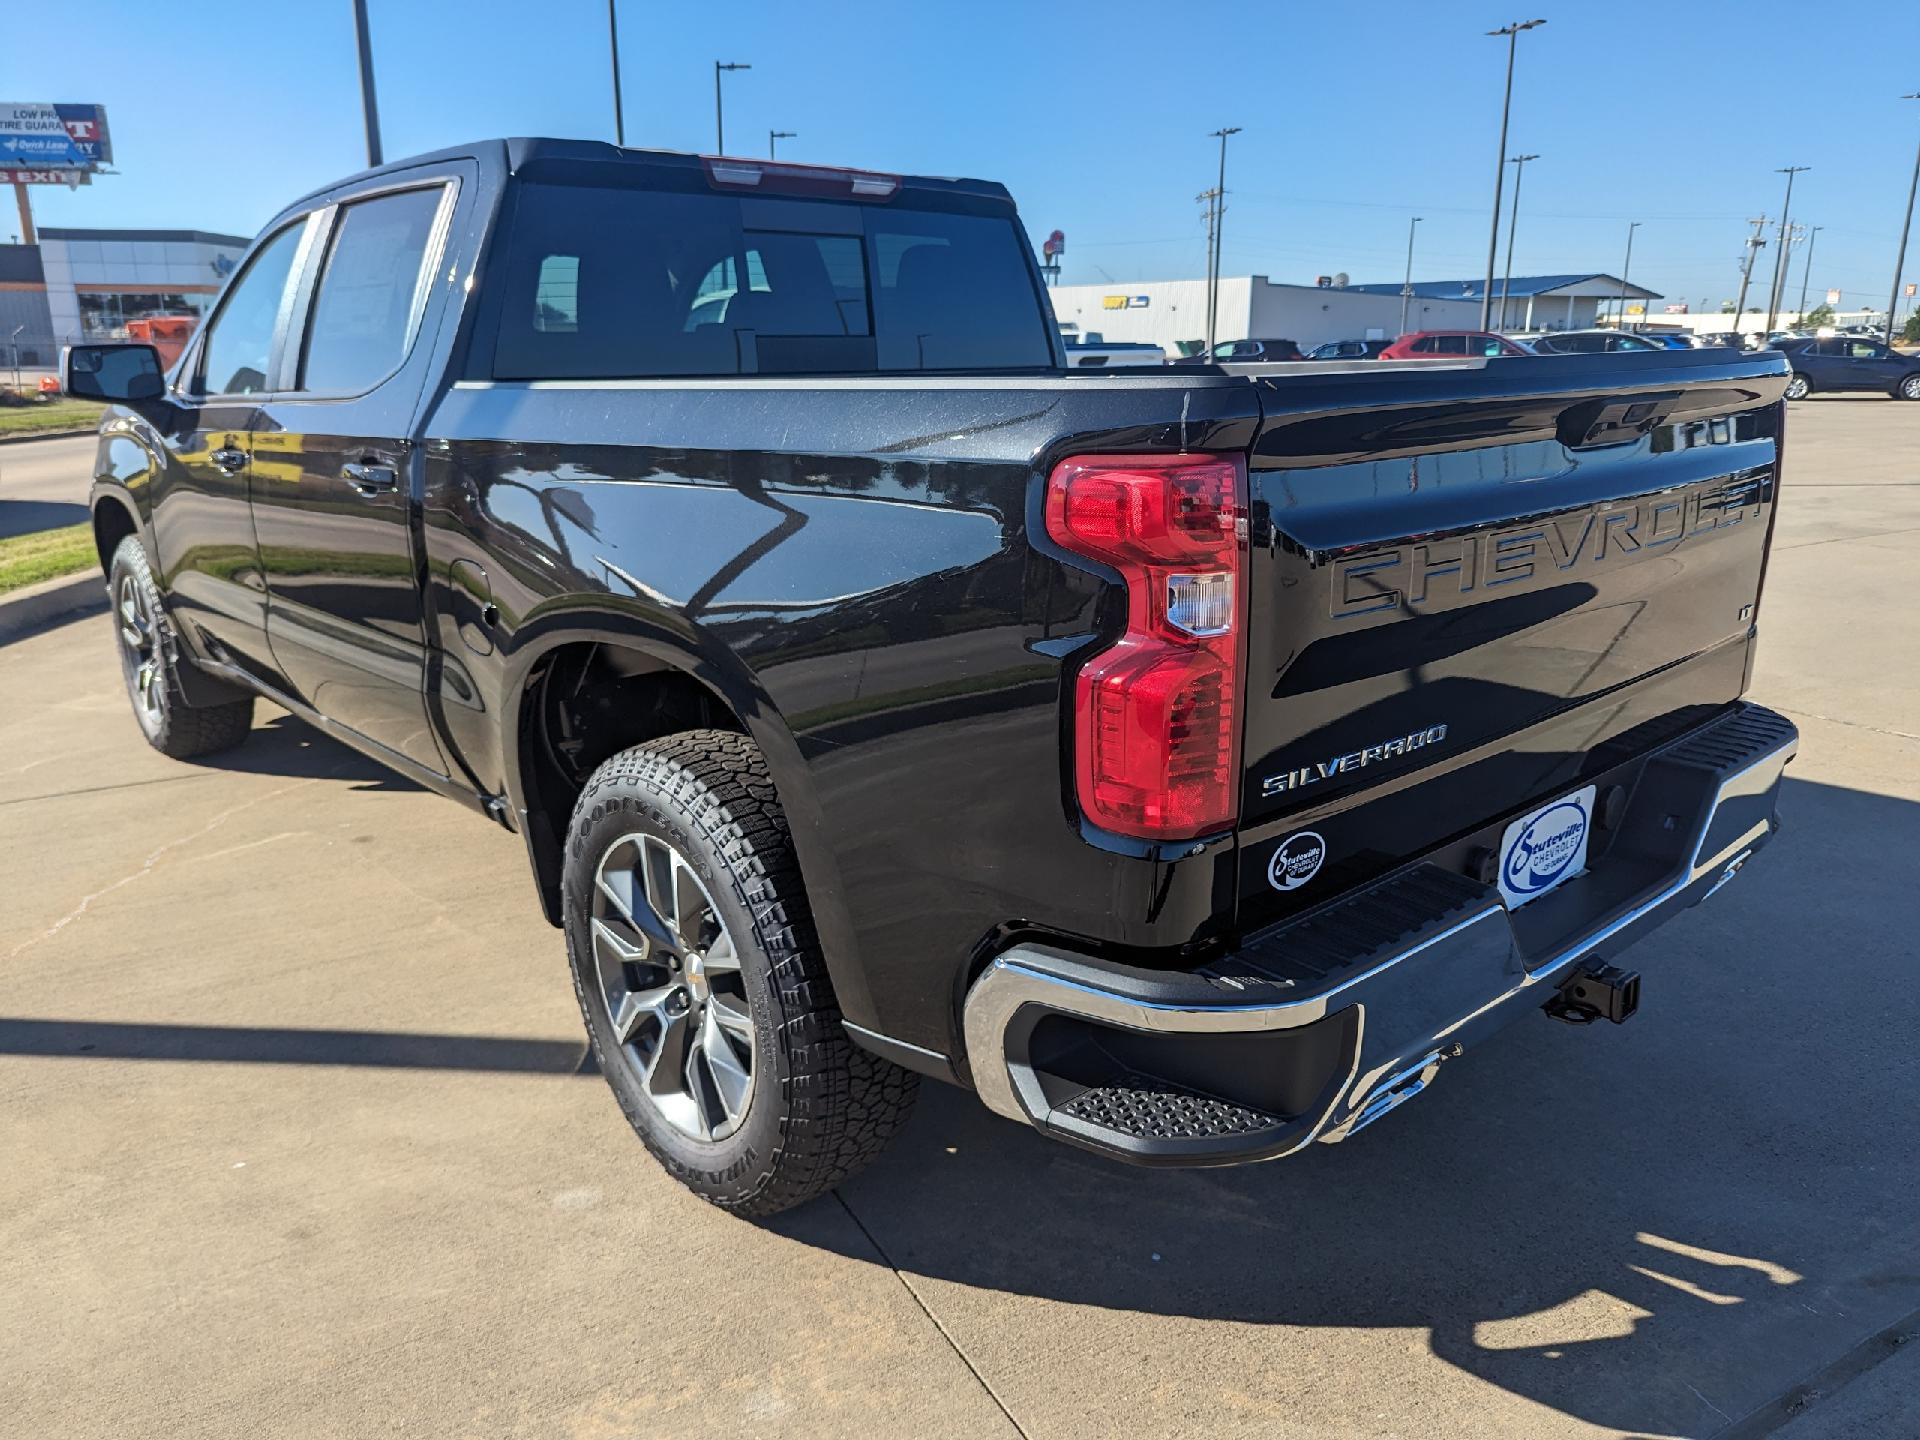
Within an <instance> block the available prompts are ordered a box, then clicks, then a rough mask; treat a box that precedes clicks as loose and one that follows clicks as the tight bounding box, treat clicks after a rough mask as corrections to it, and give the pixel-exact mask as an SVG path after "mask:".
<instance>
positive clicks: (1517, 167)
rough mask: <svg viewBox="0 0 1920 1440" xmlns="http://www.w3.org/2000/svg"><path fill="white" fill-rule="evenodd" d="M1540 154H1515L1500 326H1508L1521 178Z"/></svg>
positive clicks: (1518, 224) (1501, 286)
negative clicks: (1509, 289) (1528, 164)
mask: <svg viewBox="0 0 1920 1440" xmlns="http://www.w3.org/2000/svg"><path fill="white" fill-rule="evenodd" d="M1539 158H1540V157H1539V156H1538V155H1515V156H1514V157H1513V159H1512V161H1511V162H1510V163H1511V164H1512V165H1513V208H1512V209H1511V210H1509V211H1508V212H1507V269H1506V273H1505V274H1503V275H1502V276H1501V277H1500V328H1501V329H1502V330H1504V329H1506V328H1507V287H1508V286H1510V285H1511V284H1512V283H1513V232H1514V231H1515V230H1517V229H1519V228H1520V179H1521V177H1522V176H1524V175H1525V174H1526V173H1527V162H1528V161H1529V160H1538V159H1539Z"/></svg>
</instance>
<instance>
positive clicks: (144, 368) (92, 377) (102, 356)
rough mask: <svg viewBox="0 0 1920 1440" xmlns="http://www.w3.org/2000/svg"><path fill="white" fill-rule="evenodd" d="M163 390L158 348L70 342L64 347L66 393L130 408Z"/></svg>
mask: <svg viewBox="0 0 1920 1440" xmlns="http://www.w3.org/2000/svg"><path fill="white" fill-rule="evenodd" d="M166 393H167V381H166V373H165V371H164V370H163V369H162V368H161V365H160V352H159V351H158V350H155V349H154V348H153V346H151V345H73V346H69V347H68V349H67V394H69V395H71V396H73V397H74V398H76V399H79V400H105V401H107V402H108V403H109V404H113V405H127V406H131V407H133V408H134V409H140V408H141V407H143V406H147V405H151V403H152V402H153V401H155V400H158V399H159V398H160V397H161V396H162V395H164V394H166Z"/></svg>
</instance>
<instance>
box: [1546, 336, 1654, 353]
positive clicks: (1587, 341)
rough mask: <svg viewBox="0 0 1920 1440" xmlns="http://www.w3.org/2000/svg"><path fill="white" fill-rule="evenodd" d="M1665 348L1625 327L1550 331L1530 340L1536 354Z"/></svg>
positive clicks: (1644, 351)
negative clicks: (1619, 328)
mask: <svg viewBox="0 0 1920 1440" xmlns="http://www.w3.org/2000/svg"><path fill="white" fill-rule="evenodd" d="M1666 348H1667V347H1666V346H1665V345H1663V344H1661V343H1660V342H1659V341H1658V340H1651V339H1648V338H1647V337H1646V336H1644V335H1634V334H1631V333H1630V332H1628V331H1625V330H1553V331H1549V332H1548V333H1546V334H1544V335H1542V336H1540V337H1539V338H1538V339H1536V340H1535V341H1534V342H1533V353H1534V354H1536V355H1610V354H1617V353H1621V352H1632V353H1635V354H1641V355H1644V354H1647V353H1649V352H1651V351H1657V350H1665V349H1666Z"/></svg>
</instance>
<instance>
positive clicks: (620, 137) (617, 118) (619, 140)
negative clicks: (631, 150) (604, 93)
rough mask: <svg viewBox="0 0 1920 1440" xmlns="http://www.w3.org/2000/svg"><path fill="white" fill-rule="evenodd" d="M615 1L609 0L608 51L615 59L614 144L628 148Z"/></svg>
mask: <svg viewBox="0 0 1920 1440" xmlns="http://www.w3.org/2000/svg"><path fill="white" fill-rule="evenodd" d="M614 3H615V0H607V51H608V53H609V54H610V55H611V56H612V57H613V143H614V144H616V145H618V146H620V147H621V148H622V149H625V148H626V144H627V117H626V116H625V114H624V113H622V111H621V109H620V20H619V17H617V16H616V15H615V14H614V13H613V7H614Z"/></svg>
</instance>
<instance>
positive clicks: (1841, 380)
mask: <svg viewBox="0 0 1920 1440" xmlns="http://www.w3.org/2000/svg"><path fill="white" fill-rule="evenodd" d="M1768 348H1769V349H1771V350H1774V351H1776V352H1777V353H1779V354H1782V355H1785V356H1786V357H1787V363H1788V364H1790V365H1791V366H1793V375H1792V378H1790V379H1789V380H1788V381H1787V398H1788V399H1789V400H1802V399H1805V398H1806V397H1807V396H1808V395H1811V394H1813V393H1814V391H1816V390H1884V391H1885V392H1886V393H1887V394H1889V395H1891V396H1892V397H1893V398H1894V399H1896V400H1920V355H1902V354H1901V353H1900V352H1899V351H1898V350H1889V349H1888V348H1887V347H1886V346H1885V345H1882V344H1881V343H1880V342H1879V341H1878V340H1861V339H1858V338H1857V337H1854V336H1851V335H1829V336H1827V337H1825V338H1823V339H1809V338H1807V337H1805V336H1795V337H1791V338H1788V339H1783V340H1775V341H1773V342H1772V343H1771V344H1770V345H1769V347H1768Z"/></svg>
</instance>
